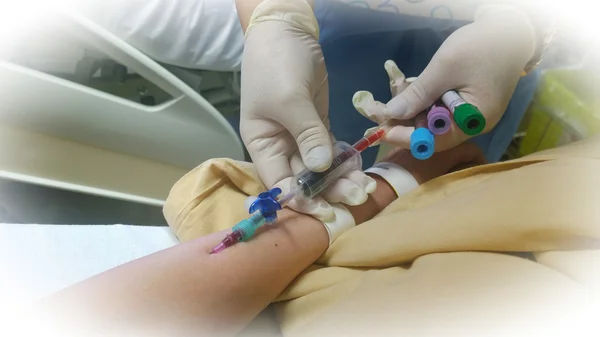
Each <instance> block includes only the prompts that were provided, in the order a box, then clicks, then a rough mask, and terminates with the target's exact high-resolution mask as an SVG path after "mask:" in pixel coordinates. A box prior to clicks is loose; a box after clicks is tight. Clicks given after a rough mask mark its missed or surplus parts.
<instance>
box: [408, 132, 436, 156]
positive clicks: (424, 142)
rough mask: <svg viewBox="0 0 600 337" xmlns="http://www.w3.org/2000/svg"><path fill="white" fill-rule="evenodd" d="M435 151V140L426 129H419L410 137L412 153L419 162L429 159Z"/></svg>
mask: <svg viewBox="0 0 600 337" xmlns="http://www.w3.org/2000/svg"><path fill="white" fill-rule="evenodd" d="M434 151H435V138H434V137H433V133H431V131H429V129H426V128H418V129H416V130H415V131H413V133H412V134H411V135H410V152H411V153H412V155H413V157H415V158H417V159H419V160H425V159H429V158H430V157H431V156H433V152H434Z"/></svg>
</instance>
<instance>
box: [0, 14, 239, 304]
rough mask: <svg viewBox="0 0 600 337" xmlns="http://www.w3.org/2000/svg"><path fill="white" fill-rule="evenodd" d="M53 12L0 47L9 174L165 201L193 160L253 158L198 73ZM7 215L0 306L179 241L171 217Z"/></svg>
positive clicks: (0, 105)
mask: <svg viewBox="0 0 600 337" xmlns="http://www.w3.org/2000/svg"><path fill="white" fill-rule="evenodd" d="M44 14H45V19H44V20H39V21H36V18H30V19H31V21H32V22H30V23H33V22H34V21H35V22H36V24H31V25H28V24H23V25H22V26H24V27H27V26H29V27H30V28H31V27H35V29H33V28H31V29H28V30H24V31H22V32H21V31H20V32H19V34H18V35H17V32H15V36H14V39H13V40H12V44H10V45H9V44H6V43H4V42H5V41H3V45H2V46H0V77H1V78H2V81H0V179H3V180H6V181H12V182H16V183H20V184H27V185H31V186H44V187H45V188H51V189H59V190H65V191H70V192H73V193H77V194H79V195H93V196H98V197H101V198H108V199H112V200H117V201H123V202H124V203H125V202H127V203H134V204H140V205H146V206H152V207H156V208H160V207H161V206H162V205H163V204H164V201H165V199H166V197H167V195H168V193H169V190H170V188H171V186H172V185H173V184H174V183H175V181H177V179H179V178H180V177H181V176H182V175H184V174H185V173H186V172H187V171H189V169H191V168H193V167H195V166H196V165H198V164H200V163H202V162H204V161H206V160H208V159H210V158H214V157H229V158H233V159H238V160H243V159H244V150H243V146H242V143H241V141H240V139H239V137H238V136H237V134H236V133H235V131H234V129H233V128H232V127H231V126H230V124H229V123H228V122H227V120H226V118H225V117H224V116H223V115H222V114H221V113H220V112H219V111H218V110H217V109H216V108H215V107H214V106H213V105H212V104H210V103H209V102H208V101H207V100H206V99H205V97H203V96H202V95H201V94H200V93H199V92H198V90H195V89H198V88H197V87H195V86H199V85H200V84H201V83H200V82H199V81H196V82H194V81H195V80H198V79H199V77H198V73H195V74H194V73H189V72H185V71H183V73H181V69H179V70H178V69H171V71H168V70H167V69H166V67H165V66H163V65H161V64H159V63H157V62H155V61H153V60H152V59H151V58H149V57H148V56H146V55H144V54H143V53H141V52H140V51H138V50H136V49H135V48H133V47H131V46H130V45H128V44H127V43H125V42H124V41H122V40H120V39H119V38H117V37H116V36H114V35H112V34H111V33H109V32H108V31H106V30H104V29H102V28H101V27H99V26H98V25H96V24H94V23H93V22H91V21H89V20H87V19H85V18H83V17H81V16H80V15H77V14H75V13H71V12H67V11H56V12H53V13H44ZM38 19H39V18H38ZM32 51H33V52H32ZM177 71H180V74H177V76H176V75H175V74H174V73H176V72H177ZM201 77H202V74H201V75H200V79H201ZM108 83H110V84H111V85H108ZM194 83H195V84H194ZM5 197H6V196H5ZM8 197H10V196H8ZM0 201H1V200H0ZM0 206H1V205H0ZM25 207H27V206H25ZM31 211H32V212H33V211H35V210H33V209H32V210H31ZM109 211H110V210H109ZM0 213H1V212H0ZM1 222H2V221H1V220H0V283H1V284H0V292H1V294H0V299H1V300H0V303H1V305H0V312H2V310H3V309H6V308H9V310H13V309H14V307H15V306H16V305H26V304H28V303H31V302H32V301H34V300H36V299H38V298H40V297H43V296H45V295H48V294H49V293H52V292H54V291H56V290H58V289H61V288H64V287H65V286H68V285H70V284H73V283H75V282H78V281H81V280H83V279H85V278H87V277H89V276H92V275H94V274H97V273H99V272H102V271H104V270H107V269H109V268H112V267H114V266H117V265H119V264H122V263H125V262H127V261H130V260H132V259H135V258H137V257H141V256H144V255H147V254H150V253H153V252H155V251H158V250H161V249H164V248H167V247H170V246H172V245H174V244H176V243H177V240H176V239H175V238H174V237H173V236H172V234H171V232H170V230H169V228H168V227H164V226H163V227H160V226H157V227H149V226H148V227H147V226H134V225H75V224H76V223H68V224H66V225H58V224H56V225H48V224H43V222H40V223H41V224H2V223H1ZM11 308H12V309H11Z"/></svg>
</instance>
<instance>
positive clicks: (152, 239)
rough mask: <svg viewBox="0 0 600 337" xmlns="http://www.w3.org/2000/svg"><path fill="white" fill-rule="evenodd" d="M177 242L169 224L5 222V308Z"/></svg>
mask: <svg viewBox="0 0 600 337" xmlns="http://www.w3.org/2000/svg"><path fill="white" fill-rule="evenodd" d="M177 243H178V241H177V239H176V238H175V237H174V236H173V235H172V233H171V230H170V229H169V228H167V227H140V226H127V225H106V226H102V225H91V226H83V225H34V224H0V299H2V300H1V301H0V313H2V312H3V311H5V310H8V311H10V310H15V309H16V308H18V307H22V306H26V305H28V304H31V303H33V302H34V301H36V300H38V299H40V298H42V297H44V296H47V295H49V294H51V293H53V292H56V291H58V290H60V289H63V288H65V287H67V286H69V285H72V284H74V283H77V282H80V281H82V280H85V279H87V278H89V277H91V276H93V275H96V274H98V273H101V272H103V271H106V270H108V269H111V268H113V267H116V266H118V265H121V264H124V263H126V262H129V261H132V260H134V259H136V258H139V257H142V256H146V255H149V254H152V253H154V252H157V251H160V250H163V249H166V248H168V247H171V246H173V245H176V244H177Z"/></svg>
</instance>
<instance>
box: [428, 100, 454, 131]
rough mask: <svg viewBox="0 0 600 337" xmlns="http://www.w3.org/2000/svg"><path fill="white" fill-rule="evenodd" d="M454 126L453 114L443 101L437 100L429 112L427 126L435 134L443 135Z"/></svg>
mask: <svg viewBox="0 0 600 337" xmlns="http://www.w3.org/2000/svg"><path fill="white" fill-rule="evenodd" d="M450 126H452V115H451V114H450V111H449V110H448V109H447V108H446V107H445V106H444V104H442V103H441V102H439V101H438V102H435V104H434V105H433V106H431V109H429V112H428V113H427V128H428V129H429V131H431V133H433V134H434V135H438V136H439V135H443V134H445V133H446V132H448V130H450Z"/></svg>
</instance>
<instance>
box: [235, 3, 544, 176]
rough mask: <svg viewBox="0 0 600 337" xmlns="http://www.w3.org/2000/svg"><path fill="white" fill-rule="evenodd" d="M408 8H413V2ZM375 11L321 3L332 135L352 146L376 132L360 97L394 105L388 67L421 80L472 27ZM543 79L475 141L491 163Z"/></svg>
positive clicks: (524, 83)
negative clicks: (355, 101) (453, 38)
mask: <svg viewBox="0 0 600 337" xmlns="http://www.w3.org/2000/svg"><path fill="white" fill-rule="evenodd" d="M419 2H420V1H419ZM371 3H373V2H371ZM405 5H406V6H411V2H410V1H407V2H406V4H405ZM369 6H370V5H369V3H368V2H366V1H360V0H357V1H354V2H352V3H350V4H345V3H342V2H339V1H330V0H316V3H315V15H316V17H317V21H318V22H319V29H320V40H319V42H320V43H321V47H322V50H323V55H324V57H325V63H326V66H327V72H328V78H329V120H330V125H331V131H332V132H333V134H334V136H335V138H336V139H337V140H341V141H345V142H347V143H350V144H353V143H354V142H355V141H356V140H358V139H360V138H362V136H363V134H364V132H365V130H366V129H368V128H370V127H373V126H375V124H374V123H373V122H371V121H369V120H368V119H366V118H364V117H363V116H361V115H360V114H359V113H358V112H356V111H355V109H354V106H353V105H352V96H353V95H354V93H355V92H356V91H359V90H367V91H370V92H371V93H372V94H373V96H374V97H375V99H376V100H378V101H380V102H387V101H389V100H390V99H391V93H390V88H389V79H388V77H387V74H386V72H385V69H384V68H383V64H384V62H385V61H387V60H394V61H395V62H396V64H397V65H398V67H399V68H400V69H401V70H402V71H403V72H404V74H405V75H406V76H407V77H414V76H418V75H419V74H420V73H421V72H422V71H423V69H425V67H426V66H427V64H428V63H429V61H430V60H431V58H432V57H433V55H434V54H435V52H436V51H437V50H438V48H439V47H440V46H441V44H442V42H443V41H444V40H445V39H446V38H447V37H448V36H449V35H450V34H451V33H452V32H453V31H454V30H455V29H457V28H459V27H461V26H463V25H465V24H467V23H468V22H464V21H457V20H453V15H452V13H451V11H450V10H449V9H448V8H447V7H444V6H437V7H434V8H432V10H431V17H429V18H427V17H416V16H409V15H403V14H398V13H396V11H395V9H394V8H393V5H390V4H389V3H388V2H387V1H385V2H382V5H379V6H380V7H381V6H384V7H385V8H383V7H381V8H379V9H385V10H388V11H389V12H382V11H375V10H371V9H370V8H369ZM390 6H391V7H390ZM538 79H539V72H538V71H534V72H532V73H530V74H529V75H527V76H526V77H523V78H522V79H521V80H520V82H519V85H518V86H517V88H516V90H515V92H514V94H513V97H512V98H511V101H510V103H509V105H508V108H507V109H506V112H505V113H504V115H503V117H502V119H501V120H500V122H499V123H498V124H497V125H496V127H494V129H492V131H491V132H490V133H487V134H483V135H479V136H477V137H475V138H473V139H472V141H473V142H474V143H475V144H477V145H478V146H479V147H480V148H481V149H482V151H483V152H484V154H485V157H486V159H487V160H488V161H489V162H496V161H498V160H500V157H501V156H502V154H503V153H504V152H505V151H506V148H507V147H508V145H509V144H510V142H511V140H512V138H513V136H514V134H515V132H516V131H517V129H518V126H519V124H520V122H521V119H522V118H523V115H524V114H525V111H526V110H527V107H528V106H529V103H530V102H531V99H532V98H533V95H534V93H535V90H536V87H537V83H538ZM282 113H283V111H282ZM229 121H230V123H231V124H232V125H233V126H234V128H235V129H236V131H238V133H239V116H232V117H230V118H229ZM377 151H378V147H371V148H369V149H367V150H365V151H364V152H363V153H362V160H363V168H368V167H371V166H372V165H373V163H374V162H375V158H376V156H377Z"/></svg>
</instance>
